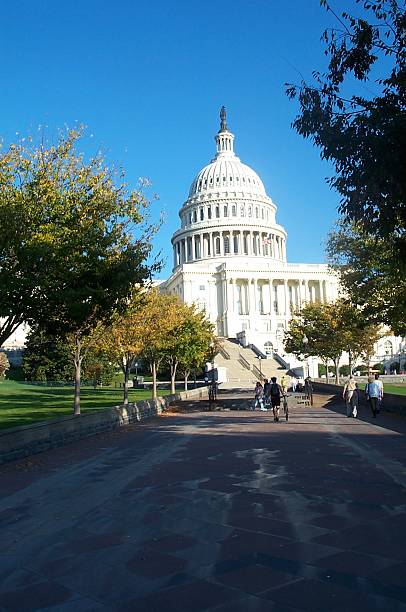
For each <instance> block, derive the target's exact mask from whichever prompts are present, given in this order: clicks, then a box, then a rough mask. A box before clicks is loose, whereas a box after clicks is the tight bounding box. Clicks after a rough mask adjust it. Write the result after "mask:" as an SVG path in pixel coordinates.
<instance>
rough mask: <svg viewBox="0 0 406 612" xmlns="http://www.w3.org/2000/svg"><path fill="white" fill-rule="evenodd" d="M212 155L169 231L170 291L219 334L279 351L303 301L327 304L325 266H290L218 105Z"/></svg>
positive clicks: (272, 215) (329, 285)
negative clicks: (194, 307) (191, 305)
mask: <svg viewBox="0 0 406 612" xmlns="http://www.w3.org/2000/svg"><path fill="white" fill-rule="evenodd" d="M220 119H221V123H220V130H219V132H218V133H217V134H216V136H215V141H216V155H215V157H214V159H213V160H212V161H211V162H210V163H209V164H208V165H206V166H205V167H204V168H203V169H202V170H200V172H199V173H198V174H197V176H196V178H195V179H194V181H193V183H192V185H191V187H190V191H189V195H188V198H187V200H186V201H185V203H184V204H183V206H182V207H181V209H180V211H179V217H180V228H179V229H178V230H177V231H176V232H175V233H174V235H173V236H172V247H173V271H172V274H171V276H170V278H169V279H168V280H167V281H166V282H165V283H164V287H163V289H164V290H165V291H166V292H168V293H173V294H178V295H179V296H180V297H181V298H182V299H183V300H184V301H185V302H188V303H191V302H195V303H196V304H197V305H198V306H199V307H200V308H202V309H205V310H206V312H207V315H208V317H209V319H210V321H211V322H212V323H213V324H214V325H215V329H216V331H217V334H218V335H219V336H225V337H228V338H237V339H239V340H240V341H241V342H242V343H243V344H253V345H255V346H256V347H257V348H258V349H259V350H260V351H262V352H263V353H265V354H272V353H278V354H280V355H283V332H284V330H285V329H286V327H287V325H288V322H289V320H290V318H291V314H292V312H293V310H296V309H297V308H300V307H301V305H302V304H304V303H305V302H312V301H316V300H317V301H323V302H327V301H332V300H334V299H336V297H337V295H338V281H337V278H336V277H335V276H334V275H333V274H332V273H331V272H330V271H329V269H328V267H327V265H326V264H304V263H298V264H290V263H288V262H287V258H286V240H287V233H286V230H285V229H284V228H283V227H282V226H281V225H279V224H278V223H277V221H276V211H277V207H276V205H275V203H274V202H273V201H272V198H271V197H269V196H268V195H267V193H266V191H265V187H264V185H263V183H262V181H261V179H260V178H259V176H258V175H257V174H256V172H254V170H252V169H251V168H250V167H249V166H247V165H246V164H244V163H242V162H241V161H240V159H239V158H238V157H237V156H236V154H235V153H234V135H233V134H232V133H231V132H230V131H229V129H228V127H227V124H226V114H225V110H224V107H223V108H222V110H221V113H220Z"/></svg>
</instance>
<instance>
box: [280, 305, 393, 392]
mask: <svg viewBox="0 0 406 612" xmlns="http://www.w3.org/2000/svg"><path fill="white" fill-rule="evenodd" d="M304 336H306V337H307V339H308V342H307V343H306V344H305V343H304V342H303V338H304ZM380 336H381V333H380V329H379V328H377V327H376V326H375V325H371V324H369V323H368V321H366V320H365V318H364V317H363V314H362V312H361V311H360V310H359V309H358V308H356V307H355V306H353V305H352V304H350V303H349V302H348V301H347V300H345V299H339V300H337V301H336V302H334V303H330V304H320V303H314V304H307V305H306V306H305V307H304V308H302V310H301V311H300V312H297V313H296V314H295V316H294V317H293V318H292V320H291V322H290V324H289V328H288V330H287V332H286V333H285V350H286V351H287V352H288V353H293V354H294V355H297V356H299V357H309V356H317V357H320V359H322V361H324V363H325V366H326V370H327V373H328V362H329V361H330V360H331V361H333V363H334V370H335V375H336V382H337V384H338V382H339V378H338V376H339V368H338V364H339V361H340V359H341V356H342V354H343V353H344V352H346V353H348V359H349V363H348V369H349V372H352V370H353V364H354V361H355V359H356V358H357V357H359V356H364V355H366V354H368V355H372V353H373V347H374V344H375V343H376V342H377V340H378V339H379V338H380Z"/></svg>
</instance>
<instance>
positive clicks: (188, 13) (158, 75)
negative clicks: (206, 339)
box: [0, 0, 353, 278]
mask: <svg viewBox="0 0 406 612" xmlns="http://www.w3.org/2000/svg"><path fill="white" fill-rule="evenodd" d="M344 4H347V5H348V4H350V5H352V4H353V3H352V2H345V3H344V2H343V0H337V1H336V5H337V6H339V8H340V9H341V8H343V5H344ZM332 19H333V18H332V17H331V16H329V15H328V14H326V12H325V11H324V10H323V9H322V8H320V6H319V0H290V1H288V2H280V1H278V2H277V1H275V0H223V1H218V0H206V2H198V1H197V0H176V2H175V1H173V2H170V1H168V0H135V1H134V0H115V2H110V1H107V0H97V1H96V0H70V1H67V0H57V1H55V0H35V1H33V0H4V1H3V3H2V7H1V11H0V54H1V58H2V61H1V63H0V71H1V87H2V92H1V96H0V117H1V120H0V134H1V136H2V137H3V138H5V140H6V141H10V140H15V139H16V138H17V137H16V132H18V133H19V134H23V135H26V134H28V133H35V132H36V130H37V128H38V126H39V125H42V126H44V125H45V126H47V127H46V133H47V134H48V135H49V136H50V137H51V138H52V137H54V136H55V135H56V132H57V128H61V127H63V126H65V125H69V126H73V125H75V123H76V122H80V123H84V124H86V125H87V126H88V132H89V133H91V134H93V135H94V136H93V141H92V142H93V143H94V146H100V147H101V148H102V149H104V150H106V151H107V154H108V158H109V159H110V160H113V161H114V162H117V163H120V164H122V165H123V166H124V168H125V169H126V172H127V177H128V179H129V181H130V182H131V183H133V184H134V186H135V185H136V183H137V179H138V177H140V176H143V177H148V178H149V179H150V180H151V181H152V183H153V192H154V193H158V194H159V196H160V200H159V202H155V203H154V204H153V206H154V207H156V208H157V207H160V208H162V209H163V210H164V211H165V213H166V222H165V225H164V227H163V228H162V230H161V231H160V233H159V236H158V238H157V246H158V247H159V248H160V249H162V251H163V254H164V255H165V256H166V266H165V268H164V269H163V271H162V272H161V274H160V277H161V278H164V277H167V276H168V275H169V273H170V270H171V267H172V252H171V246H170V236H171V235H172V233H173V232H174V231H175V230H176V229H177V227H178V222H179V218H178V210H179V208H180V206H181V205H182V203H183V202H184V200H185V199H186V197H187V193H188V189H189V186H190V183H191V182H192V180H193V177H194V175H195V174H196V173H197V172H198V170H199V169H200V168H201V167H202V166H204V165H205V164H206V163H208V162H209V161H210V159H211V158H212V157H213V154H214V150H215V146H214V140H213V137H214V135H215V133H216V131H217V130H218V113H219V109H220V106H221V105H222V104H224V105H225V106H226V108H227V111H228V124H229V127H230V129H231V131H233V132H234V134H235V135H236V139H235V150H236V153H237V155H239V157H240V158H241V160H242V161H243V162H245V163H247V164H248V165H250V166H251V167H252V168H254V170H256V171H257V172H258V174H259V175H260V177H261V178H262V180H263V182H264V184H265V187H266V190H267V193H268V195H270V196H271V197H272V198H273V200H274V202H275V203H276V204H277V206H278V212H277V220H278V222H279V223H281V224H282V225H284V226H285V228H286V230H287V232H288V243H287V247H288V259H289V261H290V262H322V261H324V248H323V244H322V243H323V241H324V240H325V236H326V233H327V231H328V230H329V228H330V227H331V225H332V224H333V222H334V220H335V218H336V216H337V215H336V207H337V203H338V197H337V195H336V194H335V193H334V192H332V191H331V190H330V189H329V188H328V186H327V185H326V183H325V181H324V178H325V177H326V176H328V175H330V174H331V172H332V170H331V168H329V166H328V165H327V164H326V163H323V162H321V161H320V159H319V153H318V151H317V150H316V149H314V148H313V147H312V145H311V143H310V142H307V141H304V140H302V138H301V137H299V136H298V135H297V134H296V133H295V132H294V131H293V130H292V129H291V127H290V123H291V121H292V120H293V118H294V116H295V113H296V111H297V106H296V103H295V102H291V101H289V100H288V98H287V97H286V95H285V88H284V83H285V82H287V81H288V82H299V81H300V78H301V74H302V75H303V77H305V78H308V79H310V78H311V72H312V70H313V69H316V68H323V66H324V65H325V57H324V55H323V48H322V45H321V43H320V35H321V33H322V30H323V29H324V28H325V27H326V26H327V25H330V24H331V23H332Z"/></svg>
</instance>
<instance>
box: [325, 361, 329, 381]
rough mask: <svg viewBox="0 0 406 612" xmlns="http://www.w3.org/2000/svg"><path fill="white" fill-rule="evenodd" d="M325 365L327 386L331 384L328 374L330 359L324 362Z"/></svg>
mask: <svg viewBox="0 0 406 612" xmlns="http://www.w3.org/2000/svg"><path fill="white" fill-rule="evenodd" d="M324 365H325V366H326V381H327V384H329V380H330V377H329V375H328V374H329V373H328V359H326V361H325V362H324Z"/></svg>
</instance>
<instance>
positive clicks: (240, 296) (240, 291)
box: [237, 284, 244, 314]
mask: <svg viewBox="0 0 406 612" xmlns="http://www.w3.org/2000/svg"><path fill="white" fill-rule="evenodd" d="M237 312H238V314H244V310H243V288H242V285H240V284H238V285H237Z"/></svg>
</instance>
